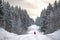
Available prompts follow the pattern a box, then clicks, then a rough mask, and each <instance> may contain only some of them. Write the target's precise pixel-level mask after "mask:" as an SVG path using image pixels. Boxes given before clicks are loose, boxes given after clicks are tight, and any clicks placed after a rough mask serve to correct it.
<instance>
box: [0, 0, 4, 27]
mask: <svg viewBox="0 0 60 40" xmlns="http://www.w3.org/2000/svg"><path fill="white" fill-rule="evenodd" d="M2 10H3V7H2V0H0V27H3V26H4V20H3V15H4V14H3V11H2Z"/></svg>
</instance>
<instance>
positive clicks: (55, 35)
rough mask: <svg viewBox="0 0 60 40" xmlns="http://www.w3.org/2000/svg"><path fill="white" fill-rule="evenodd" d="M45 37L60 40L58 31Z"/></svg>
mask: <svg viewBox="0 0 60 40" xmlns="http://www.w3.org/2000/svg"><path fill="white" fill-rule="evenodd" d="M47 36H49V37H50V38H53V39H55V40H60V29H59V30H57V31H55V32H54V33H52V34H47Z"/></svg>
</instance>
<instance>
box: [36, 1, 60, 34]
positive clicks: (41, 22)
mask: <svg viewBox="0 0 60 40" xmlns="http://www.w3.org/2000/svg"><path fill="white" fill-rule="evenodd" d="M35 24H37V25H38V26H40V27H41V30H42V31H43V32H44V33H45V34H48V33H52V32H54V31H56V30H58V29H60V1H59V2H57V1H55V2H54V4H53V5H52V4H50V3H49V5H48V7H47V9H44V10H42V12H41V15H40V17H38V18H37V19H36V23H35Z"/></svg>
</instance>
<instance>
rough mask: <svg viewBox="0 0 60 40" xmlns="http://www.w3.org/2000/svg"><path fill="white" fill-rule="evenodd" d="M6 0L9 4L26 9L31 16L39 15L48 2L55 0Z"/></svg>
mask: <svg viewBox="0 0 60 40" xmlns="http://www.w3.org/2000/svg"><path fill="white" fill-rule="evenodd" d="M4 1H8V2H9V3H10V5H13V6H16V5H18V6H21V8H23V9H26V10H27V12H28V14H29V15H30V17H31V18H34V19H35V18H36V17H37V16H40V13H41V11H42V9H44V8H46V7H47V5H48V4H49V3H51V4H53V3H54V1H55V0H4Z"/></svg>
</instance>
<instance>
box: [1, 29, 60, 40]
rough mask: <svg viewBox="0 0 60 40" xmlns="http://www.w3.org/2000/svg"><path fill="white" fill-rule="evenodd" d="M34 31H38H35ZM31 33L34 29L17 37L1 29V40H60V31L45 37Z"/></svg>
mask: <svg viewBox="0 0 60 40" xmlns="http://www.w3.org/2000/svg"><path fill="white" fill-rule="evenodd" d="M29 31H30V30H29ZM34 31H36V30H35V29H34ZM31 32H33V31H32V29H31V31H30V32H28V34H24V35H17V34H14V33H9V32H7V31H6V30H4V29H3V28H0V40H60V30H57V31H56V32H54V33H52V34H47V35H43V34H41V33H39V32H38V33H37V34H36V35H34V34H33V33H31ZM36 32H37V31H36Z"/></svg>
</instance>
